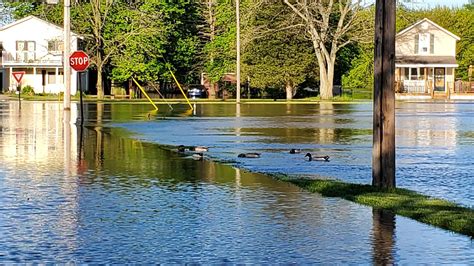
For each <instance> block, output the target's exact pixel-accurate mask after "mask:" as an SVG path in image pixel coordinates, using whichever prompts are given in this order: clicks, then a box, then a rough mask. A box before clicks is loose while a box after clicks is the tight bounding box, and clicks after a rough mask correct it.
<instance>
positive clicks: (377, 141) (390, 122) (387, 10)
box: [372, 0, 396, 188]
mask: <svg viewBox="0 0 474 266" xmlns="http://www.w3.org/2000/svg"><path fill="white" fill-rule="evenodd" d="M395 2H396V0H376V3H375V9H376V14H375V57H374V74H375V76H374V126H373V127H374V139H373V150H372V185H374V186H377V187H383V188H393V187H395V90H394V85H395V8H396V6H395V4H396V3H395Z"/></svg>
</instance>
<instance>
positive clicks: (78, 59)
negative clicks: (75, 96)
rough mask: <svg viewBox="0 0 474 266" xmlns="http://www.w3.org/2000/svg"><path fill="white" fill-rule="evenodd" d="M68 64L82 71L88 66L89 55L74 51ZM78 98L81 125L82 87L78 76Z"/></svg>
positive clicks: (82, 110) (82, 115) (82, 120)
mask: <svg viewBox="0 0 474 266" xmlns="http://www.w3.org/2000/svg"><path fill="white" fill-rule="evenodd" d="M69 65H70V66H71V68H72V69H74V70H76V71H77V72H82V71H84V70H86V69H87V68H88V67H89V56H88V55H87V54H86V53H84V51H75V52H74V53H72V54H71V56H70V57H69ZM79 99H80V101H81V126H82V125H84V108H83V107H82V106H83V105H82V89H81V79H80V76H79Z"/></svg>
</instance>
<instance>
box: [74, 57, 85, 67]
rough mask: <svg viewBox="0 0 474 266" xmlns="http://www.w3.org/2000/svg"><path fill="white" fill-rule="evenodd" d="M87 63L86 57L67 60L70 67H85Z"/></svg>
mask: <svg viewBox="0 0 474 266" xmlns="http://www.w3.org/2000/svg"><path fill="white" fill-rule="evenodd" d="M88 61H89V58H87V57H71V58H69V62H70V65H71V66H82V65H86V64H87V62H88Z"/></svg>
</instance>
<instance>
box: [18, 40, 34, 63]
mask: <svg viewBox="0 0 474 266" xmlns="http://www.w3.org/2000/svg"><path fill="white" fill-rule="evenodd" d="M35 51H36V43H35V42H34V41H16V59H17V61H20V62H29V61H34V60H35V58H36V53H35Z"/></svg>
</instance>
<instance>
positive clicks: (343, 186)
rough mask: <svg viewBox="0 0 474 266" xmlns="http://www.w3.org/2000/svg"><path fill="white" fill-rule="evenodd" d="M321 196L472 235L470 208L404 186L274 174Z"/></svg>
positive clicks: (472, 218) (472, 212)
mask: <svg viewBox="0 0 474 266" xmlns="http://www.w3.org/2000/svg"><path fill="white" fill-rule="evenodd" d="M277 178H278V179H280V180H284V181H288V182H291V183H293V184H295V185H297V186H299V187H301V188H304V189H306V190H308V191H310V192H317V193H320V194H321V195H323V196H325V197H339V198H344V199H347V200H350V201H353V202H356V203H359V204H363V205H367V206H372V207H374V208H377V209H384V210H389V211H391V212H393V213H395V214H398V215H401V216H405V217H409V218H412V219H414V220H417V221H419V222H423V223H426V224H430V225H433V226H436V227H440V228H444V229H447V230H451V231H453V232H457V233H461V234H464V235H468V236H470V237H471V238H474V210H473V209H470V208H466V207H461V206H459V205H456V204H455V203H452V202H449V201H446V200H442V199H437V198H432V197H428V196H425V195H421V194H419V193H417V192H414V191H410V190H407V189H400V188H396V189H380V188H376V187H373V186H370V185H361V184H352V183H344V182H340V181H335V180H320V179H317V180H313V179H311V180H308V179H291V178H288V177H277Z"/></svg>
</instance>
